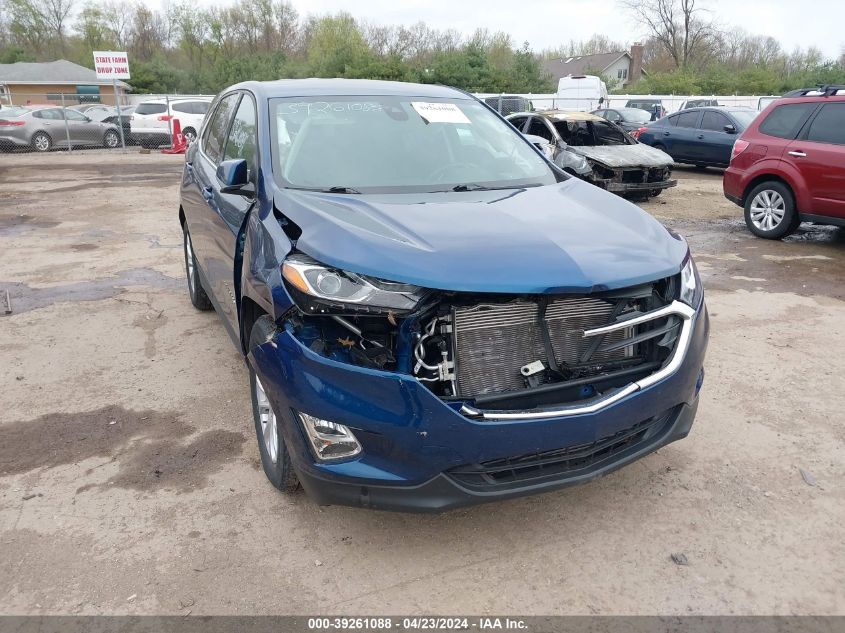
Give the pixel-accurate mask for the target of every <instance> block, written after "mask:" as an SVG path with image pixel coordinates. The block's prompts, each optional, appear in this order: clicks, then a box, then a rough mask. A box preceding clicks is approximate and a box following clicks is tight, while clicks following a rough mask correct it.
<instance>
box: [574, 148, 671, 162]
mask: <svg viewBox="0 0 845 633" xmlns="http://www.w3.org/2000/svg"><path fill="white" fill-rule="evenodd" d="M568 149H569V151H571V152H575V153H576V154H581V155H582V156H586V157H587V158H588V159H590V160H594V161H596V162H599V163H601V164H602V165H607V166H608V167H665V166H667V165H671V164H672V162H673V161H672V157H671V156H669V154H667V153H666V152H664V151H662V150H659V149H657V148H655V147H651V146H650V145H645V144H644V143H637V144H636V145H597V146H590V147H580V146H579V147H573V146H571V145H570V146H569V147H568Z"/></svg>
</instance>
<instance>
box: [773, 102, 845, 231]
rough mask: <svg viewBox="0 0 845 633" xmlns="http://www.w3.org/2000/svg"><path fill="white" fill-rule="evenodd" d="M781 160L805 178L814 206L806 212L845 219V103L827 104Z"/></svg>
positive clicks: (820, 109) (793, 142) (791, 144)
mask: <svg viewBox="0 0 845 633" xmlns="http://www.w3.org/2000/svg"><path fill="white" fill-rule="evenodd" d="M781 160H783V161H785V162H788V163H791V164H792V165H793V166H794V167H795V169H797V170H798V171H799V172H800V173H801V175H802V176H803V177H804V180H805V182H806V183H807V189H809V192H810V197H811V200H812V205H813V206H812V209H801V211H803V212H804V213H814V214H819V215H827V216H832V217H835V218H845V102H835V103H825V104H824V105H823V106H822V107H821V108H819V110H818V112H816V114H815V116H814V117H813V118H812V120H811V121H810V122H809V125H808V126H807V127H806V129H805V131H804V132H803V133H802V134H801V135H800V136H799V138H797V139H796V140H794V141H792V142H791V143H789V145H788V146H787V148H786V152H784V154H783V156H782V157H781Z"/></svg>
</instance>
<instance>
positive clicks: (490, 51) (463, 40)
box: [0, 0, 845, 94]
mask: <svg viewBox="0 0 845 633" xmlns="http://www.w3.org/2000/svg"><path fill="white" fill-rule="evenodd" d="M617 3H618V5H619V6H620V8H622V9H623V10H624V11H626V12H627V14H628V15H629V16H630V17H631V18H632V19H633V20H634V21H636V22H637V23H638V25H639V28H640V31H639V32H640V33H642V35H643V37H642V38H641V39H642V42H643V45H644V58H643V63H644V66H645V68H646V69H647V71H648V74H647V75H646V76H644V77H643V78H642V80H641V81H640V82H638V83H637V84H636V85H633V86H628V87H626V89H625V90H626V91H627V92H630V93H652V94H665V93H675V94H732V93H740V94H781V93H783V92H785V91H787V90H790V89H792V88H797V87H803V86H811V85H814V84H816V83H841V84H845V51H843V55H842V57H841V58H840V59H838V60H832V59H825V58H824V56H823V55H822V54H821V52H820V51H819V50H818V49H817V48H815V47H813V46H810V47H809V48H807V49H796V50H794V51H790V52H788V51H785V50H784V49H783V47H782V45H781V44H780V42H778V41H777V40H776V39H774V38H772V37H769V36H760V35H753V34H749V33H747V32H745V31H743V30H741V29H736V28H726V27H725V26H723V25H721V24H720V23H719V22H718V20H717V19H716V18H715V16H714V15H713V14H712V13H711V12H709V11H707V10H705V9H704V8H702V7H701V6H700V3H699V2H697V0H617ZM629 48H630V42H616V41H613V40H611V39H610V38H608V37H607V36H605V35H595V36H593V37H592V38H590V39H589V40H586V41H570V42H569V44H566V45H561V46H560V47H558V48H555V49H548V50H544V51H540V52H536V53H535V52H534V51H532V50H531V48H530V47H529V45H528V43H527V42H526V43H524V44H522V45H521V46H517V45H516V44H515V43H514V41H513V39H512V38H511V37H510V36H509V35H508V34H506V33H502V32H490V31H488V30H486V29H478V30H476V31H475V32H474V33H472V34H470V35H464V34H461V33H459V32H457V31H455V30H451V29H446V30H438V29H434V28H431V27H430V26H428V25H426V24H425V23H424V22H417V23H416V24H413V25H410V26H405V25H382V24H375V23H370V22H366V21H362V20H358V19H356V18H354V17H353V16H352V15H351V14H349V13H345V12H342V13H337V14H333V15H322V16H315V15H306V16H303V15H300V14H299V12H298V11H297V10H296V8H295V7H294V5H293V4H291V3H290V2H289V1H288V0H231V1H230V3H229V4H226V5H222V6H213V7H207V8H205V7H201V6H197V3H196V2H191V1H189V0H175V1H171V0H165V3H164V4H163V6H162V9H161V10H152V9H150V8H149V7H147V6H145V5H144V4H143V3H141V2H139V1H138V0H134V1H132V0H129V1H121V0H106V1H105V2H99V3H96V4H94V3H90V4H85V3H84V0H0V63H11V62H15V61H49V60H54V59H59V58H64V59H69V60H70V61H74V62H76V63H78V64H81V65H83V66H87V67H93V59H92V56H91V52H92V51H94V50H126V51H128V52H129V56H130V68H131V72H132V79H131V81H130V83H131V84H132V86H133V87H134V88H135V90H136V91H138V92H153V93H156V92H180V93H193V92H196V93H215V92H217V91H219V90H220V89H222V88H223V87H225V86H227V85H230V84H232V83H236V82H238V81H242V80H245V79H257V80H268V79H278V78H287V77H291V78H296V77H358V78H368V79H390V80H398V81H414V82H421V83H440V84H446V85H452V86H457V87H459V88H463V89H466V90H470V91H473V92H494V93H495V92H508V93H513V92H515V93H528V92H533V93H544V92H552V91H554V89H555V85H554V81H553V78H551V77H548V76H546V75H545V74H544V72H543V68H542V61H543V59H545V58H552V57H571V56H575V55H589V54H593V53H605V52H612V51H624V50H628V49H629ZM592 72H594V73H595V74H597V73H599V72H600V69H592ZM614 81H615V78H608V85H609V86H611V85H613V82H614ZM619 88H620V89H621V86H620V87H619Z"/></svg>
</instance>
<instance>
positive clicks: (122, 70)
mask: <svg viewBox="0 0 845 633" xmlns="http://www.w3.org/2000/svg"><path fill="white" fill-rule="evenodd" d="M94 69H95V70H96V71H97V79H111V83H112V89H113V90H114V106H115V108H117V112H118V115H117V122H118V125H117V129H118V130H119V131H120V145H121V147H123V149H126V141H125V139H124V138H123V114H121V111H120V103H119V102H118V98H117V80H118V79H129V56H128V55H127V54H126V51H94Z"/></svg>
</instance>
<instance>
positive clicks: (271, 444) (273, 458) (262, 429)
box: [247, 315, 299, 493]
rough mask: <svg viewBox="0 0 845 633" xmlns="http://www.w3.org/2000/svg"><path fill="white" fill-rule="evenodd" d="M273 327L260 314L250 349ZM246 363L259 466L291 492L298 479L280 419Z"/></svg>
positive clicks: (280, 485)
mask: <svg viewBox="0 0 845 633" xmlns="http://www.w3.org/2000/svg"><path fill="white" fill-rule="evenodd" d="M275 329H276V325H275V323H273V320H272V319H271V318H270V317H269V316H267V315H264V316H262V317H260V318H259V319H258V320H257V321H256V322H255V325H253V326H252V332H251V333H250V336H249V350H250V351H252V350H253V349H255V348H256V347H258V346H259V345H261V344H262V343H265V342H266V341H267V339H268V338H269V336H270V335H271V334H272V333H273V331H274V330H275ZM247 366H248V367H249V391H250V396H251V399H252V419H253V421H254V423H255V436H256V439H257V440H258V451H259V453H260V454H261V466H262V468H263V469H264V474H265V475H266V476H267V479H268V480H269V481H270V483H271V484H273V486H275V487H276V488H278V489H279V490H281V491H282V492H287V493H292V492H294V491H296V489H297V488H299V480H298V479H297V478H296V472H295V471H294V469H293V464H291V461H290V453H288V449H287V445H286V444H285V440H284V438H283V437H282V434H281V433H280V432H279V419H278V417H277V416H276V413H275V412H274V411H273V405H272V404H271V403H270V401H269V400H268V399H267V395H266V393H265V391H264V387H263V385H262V384H261V381H260V380H259V379H258V376H257V375H256V373H255V370H254V369H253V368H252V365H251V364H249V363H247Z"/></svg>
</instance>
